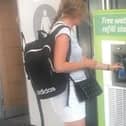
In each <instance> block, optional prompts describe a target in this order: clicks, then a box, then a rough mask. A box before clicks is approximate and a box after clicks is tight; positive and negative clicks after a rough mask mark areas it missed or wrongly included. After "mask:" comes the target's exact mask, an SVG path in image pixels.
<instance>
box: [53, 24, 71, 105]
mask: <svg viewBox="0 0 126 126" xmlns="http://www.w3.org/2000/svg"><path fill="white" fill-rule="evenodd" d="M59 24H61V25H60V26H59V27H57V28H56V29H55V30H54V31H53V32H52V34H51V35H52V37H53V40H55V36H56V35H57V34H58V32H59V31H60V30H62V29H63V28H68V29H69V30H71V29H70V27H69V26H66V25H64V24H62V23H59ZM69 43H70V44H69V52H68V55H67V60H70V54H71V39H70V41H69ZM69 99H70V82H68V86H67V101H66V106H69Z"/></svg>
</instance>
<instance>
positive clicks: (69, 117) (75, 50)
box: [51, 0, 121, 126]
mask: <svg viewBox="0 0 126 126" xmlns="http://www.w3.org/2000/svg"><path fill="white" fill-rule="evenodd" d="M86 10H87V9H86V3H84V1H83V0H62V3H61V5H60V9H59V11H58V14H57V17H56V20H55V22H54V24H53V27H52V30H51V32H53V31H54V30H55V29H56V28H57V27H58V26H60V25H66V26H68V27H69V28H67V27H66V28H63V29H62V30H61V31H60V32H59V33H58V34H57V35H56V37H55V50H54V67H55V71H56V72H57V73H70V76H71V77H72V78H73V79H74V81H76V82H79V81H82V80H86V79H87V78H86V75H85V71H84V69H86V68H89V69H100V70H116V69H119V68H120V67H121V66H120V65H118V64H115V65H106V64H100V63H98V62H96V61H95V60H93V59H88V58H86V57H85V56H84V54H82V49H81V48H80V46H79V45H78V43H77V42H76V41H71V56H70V61H69V62H67V61H66V57H67V54H68V52H69V44H70V40H72V38H71V29H72V28H73V27H74V26H77V25H79V24H80V22H81V21H82V20H83V18H84V17H85V15H86ZM66 99H67V89H66V90H65V91H64V92H63V93H62V94H60V95H58V96H56V97H53V98H51V103H52V106H53V108H54V111H55V112H56V113H57V115H58V116H59V117H60V118H61V119H62V121H63V122H64V126H86V123H85V122H86V121H85V118H86V109H85V101H83V102H81V103H80V102H79V101H78V98H77V96H76V92H75V87H74V84H73V82H72V81H70V98H69V106H67V105H66Z"/></svg>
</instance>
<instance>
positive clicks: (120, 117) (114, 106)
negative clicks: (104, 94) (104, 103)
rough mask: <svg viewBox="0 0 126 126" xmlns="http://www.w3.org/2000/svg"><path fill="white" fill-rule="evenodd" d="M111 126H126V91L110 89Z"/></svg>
mask: <svg viewBox="0 0 126 126" xmlns="http://www.w3.org/2000/svg"><path fill="white" fill-rule="evenodd" d="M109 108H110V113H109V115H110V122H109V126H126V89H118V88H110V89H109Z"/></svg>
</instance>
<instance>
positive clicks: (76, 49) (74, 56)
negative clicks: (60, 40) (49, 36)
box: [51, 21, 87, 82]
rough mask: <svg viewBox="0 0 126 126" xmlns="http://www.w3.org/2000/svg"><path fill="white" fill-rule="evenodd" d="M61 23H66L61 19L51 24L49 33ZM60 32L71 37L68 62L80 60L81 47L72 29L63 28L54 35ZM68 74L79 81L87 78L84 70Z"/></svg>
mask: <svg viewBox="0 0 126 126" xmlns="http://www.w3.org/2000/svg"><path fill="white" fill-rule="evenodd" d="M62 24H64V25H66V24H65V23H64V22H62V21H58V22H56V24H55V25H54V26H53V28H52V30H51V33H52V32H53V31H54V30H55V29H56V28H57V27H59V26H60V25H62ZM66 26H67V25H66ZM61 34H67V35H68V36H69V37H70V38H71V52H70V61H69V62H80V60H81V59H82V56H83V54H82V49H81V47H80V46H79V44H78V41H77V38H76V36H74V33H73V30H70V29H68V28H63V29H61V30H60V31H59V33H58V34H57V35H56V37H57V36H59V35H61ZM70 76H71V77H72V79H73V80H74V81H75V82H79V81H82V80H86V79H87V77H86V75H85V71H84V70H78V71H75V72H71V73H70Z"/></svg>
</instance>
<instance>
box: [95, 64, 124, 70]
mask: <svg viewBox="0 0 126 126" xmlns="http://www.w3.org/2000/svg"><path fill="white" fill-rule="evenodd" d="M121 68H123V65H121V64H112V65H110V64H102V63H97V65H96V68H95V69H97V70H108V71H113V70H118V69H121Z"/></svg>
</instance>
